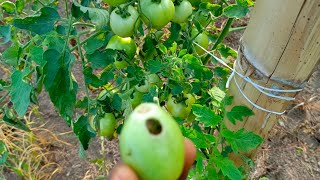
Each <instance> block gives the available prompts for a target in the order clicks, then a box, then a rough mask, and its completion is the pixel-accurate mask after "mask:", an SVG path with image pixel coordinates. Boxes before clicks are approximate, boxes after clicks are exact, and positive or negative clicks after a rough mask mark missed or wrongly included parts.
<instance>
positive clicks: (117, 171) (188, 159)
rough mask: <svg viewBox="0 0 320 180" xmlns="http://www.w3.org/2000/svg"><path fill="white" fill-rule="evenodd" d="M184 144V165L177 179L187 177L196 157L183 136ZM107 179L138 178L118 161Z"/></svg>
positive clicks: (194, 151) (189, 142) (131, 170)
mask: <svg viewBox="0 0 320 180" xmlns="http://www.w3.org/2000/svg"><path fill="white" fill-rule="evenodd" d="M184 146H185V153H184V156H185V157H184V158H185V160H184V167H183V171H182V173H181V176H180V178H179V180H184V179H186V178H187V176H188V172H189V170H190V168H191V166H192V164H193V162H194V160H195V158H196V148H195V146H194V144H193V143H192V142H191V141H190V140H189V139H187V138H185V140H184ZM109 180H139V178H138V176H137V174H136V173H135V172H134V170H133V169H131V168H130V167H129V166H128V165H126V164H123V163H120V164H118V165H117V166H116V167H115V168H114V169H113V170H112V172H111V175H110V178H109Z"/></svg>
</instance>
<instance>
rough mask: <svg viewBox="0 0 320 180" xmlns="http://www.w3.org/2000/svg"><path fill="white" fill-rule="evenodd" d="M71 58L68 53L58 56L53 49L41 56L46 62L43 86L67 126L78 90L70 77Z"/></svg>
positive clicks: (58, 53)
mask: <svg viewBox="0 0 320 180" xmlns="http://www.w3.org/2000/svg"><path fill="white" fill-rule="evenodd" d="M63 55H64V57H63ZM72 57H73V56H72V55H71V54H70V53H69V52H64V53H63V54H60V52H58V51H57V50H54V49H49V50H47V51H45V52H44V54H43V59H44V60H45V61H47V64H46V66H45V68H44V74H45V79H44V85H45V87H46V90H47V91H48V92H49V96H50V99H51V101H52V102H53V104H54V106H55V107H56V108H57V109H58V111H59V113H60V114H61V116H62V117H63V118H64V119H65V120H66V121H67V123H69V125H70V122H71V117H72V116H73V112H74V108H75V103H76V94H77V89H78V85H77V83H76V82H75V81H74V80H73V79H72V77H71V62H72V60H71V58H72Z"/></svg>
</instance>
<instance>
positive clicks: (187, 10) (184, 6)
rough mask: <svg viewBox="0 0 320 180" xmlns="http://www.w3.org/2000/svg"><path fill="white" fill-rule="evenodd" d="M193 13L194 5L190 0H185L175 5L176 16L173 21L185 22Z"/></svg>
mask: <svg viewBox="0 0 320 180" xmlns="http://www.w3.org/2000/svg"><path fill="white" fill-rule="evenodd" d="M191 14H192V5H191V3H190V2H189V1H187V0H183V1H182V2H181V3H180V4H179V5H177V6H175V11H174V17H173V18H172V22H175V23H183V22H186V21H187V20H188V17H189V16H191Z"/></svg>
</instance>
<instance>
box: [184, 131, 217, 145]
mask: <svg viewBox="0 0 320 180" xmlns="http://www.w3.org/2000/svg"><path fill="white" fill-rule="evenodd" d="M181 132H182V134H183V136H184V137H186V138H188V139H190V140H191V141H192V142H193V143H194V145H195V146H196V147H197V148H207V147H210V145H211V144H212V143H214V142H215V141H216V140H215V138H214V137H213V138H209V136H211V135H208V134H204V133H202V132H199V131H197V130H195V129H191V128H187V127H184V126H181ZM211 137H212V136H211Z"/></svg>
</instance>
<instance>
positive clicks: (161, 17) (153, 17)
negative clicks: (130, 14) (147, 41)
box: [140, 0, 174, 29]
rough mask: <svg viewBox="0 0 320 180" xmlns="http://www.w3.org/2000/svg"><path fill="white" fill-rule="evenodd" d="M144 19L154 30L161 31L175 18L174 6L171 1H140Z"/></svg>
mask: <svg viewBox="0 0 320 180" xmlns="http://www.w3.org/2000/svg"><path fill="white" fill-rule="evenodd" d="M140 9H141V13H142V19H143V20H144V22H145V23H146V24H149V23H150V24H151V27H152V28H155V29H161V28H162V27H164V26H165V25H167V24H168V23H169V22H170V21H171V19H172V18H173V16H174V4H173V2H172V1H171V0H159V2H156V1H154V0H140Z"/></svg>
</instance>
